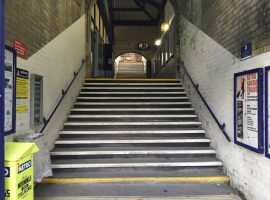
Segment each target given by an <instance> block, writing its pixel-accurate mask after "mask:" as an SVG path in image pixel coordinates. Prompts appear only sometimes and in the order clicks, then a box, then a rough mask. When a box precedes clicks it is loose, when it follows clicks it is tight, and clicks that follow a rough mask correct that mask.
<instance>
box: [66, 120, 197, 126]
mask: <svg viewBox="0 0 270 200" xmlns="http://www.w3.org/2000/svg"><path fill="white" fill-rule="evenodd" d="M201 124H202V123H201V122H198V121H182V122H181V121H174V122H172V121H166V122H161V121H158V122H143V121H140V122H134V121H132V122H119V121H116V122H80V121H77V122H65V123H64V126H153V125H156V126H170V125H175V126H190V125H197V126H200V125H201Z"/></svg>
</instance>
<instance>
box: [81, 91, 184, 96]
mask: <svg viewBox="0 0 270 200" xmlns="http://www.w3.org/2000/svg"><path fill="white" fill-rule="evenodd" d="M186 96H187V95H186V94H178V93H177V94H167V93H165V92H164V93H161V94H151V93H146V94H138V93H134V94H114V93H110V94H96V93H89V94H88V93H87V94H83V93H80V94H79V97H186Z"/></svg>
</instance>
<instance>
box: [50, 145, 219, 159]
mask: <svg viewBox="0 0 270 200" xmlns="http://www.w3.org/2000/svg"><path fill="white" fill-rule="evenodd" d="M215 154H216V152H215V150H213V149H212V148H210V147H186V148H183V147H114V148H112V147H104V148H98V147H96V148H93V147H92V148H91V147H90V148H86V147H72V148H55V149H54V150H53V151H52V152H51V156H52V159H67V158H69V159H85V158H87V159H89V158H134V157H136V158H138V157H147V158H155V157H159V158H162V157H165V158H169V157H170V158H180V157H181V158H183V157H185V158H187V157H210V156H215Z"/></svg>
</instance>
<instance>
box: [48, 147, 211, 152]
mask: <svg viewBox="0 0 270 200" xmlns="http://www.w3.org/2000/svg"><path fill="white" fill-rule="evenodd" d="M190 150H196V151H197V150H203V151H205V150H206V151H207V150H214V149H213V148H211V147H72V148H55V149H53V150H52V151H51V152H73V151H75V152H77V151H89V152H90V151H97V152H102V151H190Z"/></svg>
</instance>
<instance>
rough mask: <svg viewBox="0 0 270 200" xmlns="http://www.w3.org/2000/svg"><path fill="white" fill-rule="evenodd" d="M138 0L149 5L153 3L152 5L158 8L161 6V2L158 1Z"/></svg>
mask: <svg viewBox="0 0 270 200" xmlns="http://www.w3.org/2000/svg"><path fill="white" fill-rule="evenodd" d="M137 1H138V2H142V3H146V4H149V5H151V6H153V7H155V8H157V9H159V8H160V4H159V3H157V2H156V1H154V0H137Z"/></svg>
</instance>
